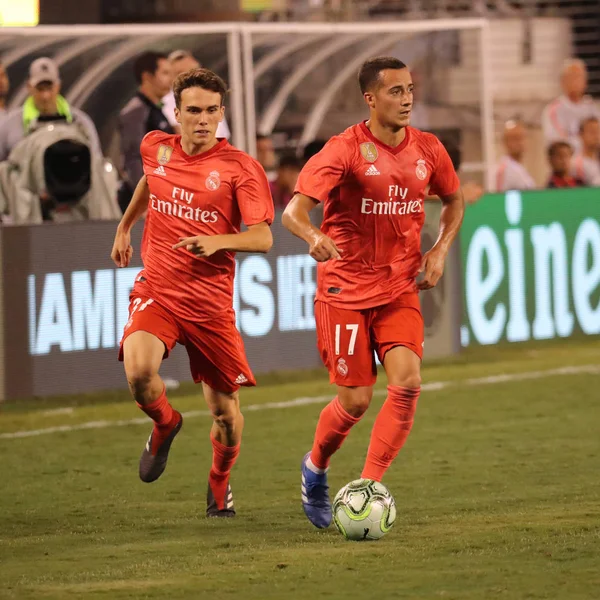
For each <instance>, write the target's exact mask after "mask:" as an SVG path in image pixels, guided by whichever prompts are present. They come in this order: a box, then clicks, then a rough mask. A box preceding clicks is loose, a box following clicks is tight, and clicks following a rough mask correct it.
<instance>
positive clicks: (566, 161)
mask: <svg viewBox="0 0 600 600" xmlns="http://www.w3.org/2000/svg"><path fill="white" fill-rule="evenodd" d="M572 158H573V148H571V145H570V144H569V143H568V142H562V141H558V142H553V143H552V144H550V147H549V148H548V160H549V161H550V169H551V170H552V173H551V175H550V179H549V180H548V185H547V186H546V187H549V188H572V187H578V186H581V185H583V182H582V181H581V180H579V179H576V178H575V177H573V176H572V175H571V174H570V173H571V159H572Z"/></svg>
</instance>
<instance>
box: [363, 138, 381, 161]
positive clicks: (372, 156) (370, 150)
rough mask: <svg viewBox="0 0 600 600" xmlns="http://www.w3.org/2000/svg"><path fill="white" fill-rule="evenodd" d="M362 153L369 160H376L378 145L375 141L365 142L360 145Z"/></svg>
mask: <svg viewBox="0 0 600 600" xmlns="http://www.w3.org/2000/svg"><path fill="white" fill-rule="evenodd" d="M360 153H361V154H362V155H363V158H364V159H365V160H367V161H369V162H375V161H376V160H377V156H378V155H377V146H376V145H375V144H374V143H373V142H363V143H362V144H361V145H360Z"/></svg>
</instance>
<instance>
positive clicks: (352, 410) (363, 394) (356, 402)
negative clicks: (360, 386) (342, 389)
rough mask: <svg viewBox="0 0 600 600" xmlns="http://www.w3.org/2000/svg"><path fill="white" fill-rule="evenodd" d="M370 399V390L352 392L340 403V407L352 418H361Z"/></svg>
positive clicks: (371, 396) (371, 393) (371, 394)
mask: <svg viewBox="0 0 600 600" xmlns="http://www.w3.org/2000/svg"><path fill="white" fill-rule="evenodd" d="M372 398H373V392H372V390H360V391H359V390H352V391H351V392H350V393H349V394H347V395H346V397H345V398H344V400H343V401H342V406H343V407H344V408H345V409H346V412H347V413H348V414H350V415H352V416H353V417H355V418H358V417H362V416H363V415H364V414H365V413H366V412H367V409H368V408H369V405H370V404H371V399H372Z"/></svg>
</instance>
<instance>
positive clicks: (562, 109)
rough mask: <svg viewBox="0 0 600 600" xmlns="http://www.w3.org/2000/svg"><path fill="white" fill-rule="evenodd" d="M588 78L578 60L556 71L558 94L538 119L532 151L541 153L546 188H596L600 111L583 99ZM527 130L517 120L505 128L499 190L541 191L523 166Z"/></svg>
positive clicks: (599, 168)
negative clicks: (540, 138) (537, 143)
mask: <svg viewBox="0 0 600 600" xmlns="http://www.w3.org/2000/svg"><path fill="white" fill-rule="evenodd" d="M587 83H588V75H587V69H586V66H585V63H584V62H583V61H581V60H569V61H567V62H566V63H565V64H564V66H563V68H562V71H561V73H560V86H561V89H562V94H561V95H560V96H559V97H558V98H555V99H554V100H552V102H550V103H549V104H548V105H547V106H546V107H545V108H544V110H543V112H542V115H541V123H542V130H543V135H544V144H543V147H542V148H537V149H534V151H537V152H545V153H546V156H547V161H548V167H549V172H550V174H549V176H548V179H547V181H546V182H544V184H545V185H543V186H542V187H548V188H570V187H580V186H594V187H595V186H600V108H599V107H598V105H597V104H596V103H595V102H594V101H593V99H592V98H591V97H590V96H587V95H586V93H585V92H586V89H587ZM528 137H529V135H528V129H527V128H526V127H525V125H524V124H523V123H522V122H520V121H518V120H511V121H508V122H507V123H506V124H505V126H504V131H503V144H504V149H505V151H506V154H505V155H504V156H503V157H502V158H501V159H500V161H499V163H498V166H497V169H496V188H497V190H498V191H506V190H513V189H517V190H529V189H534V188H537V187H540V186H539V185H537V184H536V182H535V180H534V178H533V177H532V176H531V174H530V173H528V171H527V169H526V168H525V166H524V158H525V154H526V152H527V151H532V150H531V148H529V144H528Z"/></svg>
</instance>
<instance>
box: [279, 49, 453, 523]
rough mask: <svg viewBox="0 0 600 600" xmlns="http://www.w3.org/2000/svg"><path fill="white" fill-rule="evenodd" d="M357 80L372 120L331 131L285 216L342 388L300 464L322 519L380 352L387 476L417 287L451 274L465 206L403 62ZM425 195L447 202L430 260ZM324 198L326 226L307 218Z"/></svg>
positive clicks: (414, 369) (408, 368) (417, 327)
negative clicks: (331, 472) (333, 468)
mask: <svg viewBox="0 0 600 600" xmlns="http://www.w3.org/2000/svg"><path fill="white" fill-rule="evenodd" d="M359 84H360V89H361V92H362V93H363V96H364V99H365V101H366V103H367V105H368V106H369V112H370V116H369V119H368V120H367V121H365V122H363V123H359V124H358V125H354V126H353V127H350V128H349V129H347V130H346V131H344V132H343V133H342V134H340V135H338V136H335V137H333V138H332V139H331V140H329V142H328V143H327V145H326V146H325V147H324V148H323V150H322V151H321V152H319V153H318V154H316V155H315V156H314V157H313V158H311V159H310V160H309V161H308V163H307V164H306V166H305V167H304V169H303V170H302V172H301V173H300V177H299V179H298V183H297V185H296V194H295V196H294V198H293V199H292V200H291V202H290V204H289V205H288V206H287V208H286V210H285V212H284V215H283V224H284V225H285V227H287V228H288V229H289V230H290V231H291V232H292V233H293V234H294V235H296V236H298V237H300V238H302V239H303V240H305V241H306V242H307V243H308V244H309V247H310V255H311V256H312V257H313V258H314V259H315V260H317V261H318V262H319V264H318V271H317V295H316V300H315V318H316V322H317V341H318V346H319V350H320V353H321V357H322V359H323V362H324V363H325V365H326V366H327V368H328V370H329V374H330V380H331V382H332V383H335V384H336V386H337V396H336V397H335V398H334V399H333V400H332V401H331V402H330V403H329V404H328V405H327V406H326V407H325V408H324V409H323V411H322V412H321V415H320V417H319V422H318V424H317V430H316V434H315V438H314V444H313V447H312V450H311V451H310V452H308V453H307V454H306V456H305V457H304V459H303V461H302V505H303V508H304V512H305V513H306V516H307V517H308V518H309V520H310V521H311V522H312V523H313V524H314V525H315V526H317V527H327V526H328V525H329V524H330V523H331V516H332V515H331V503H330V500H329V489H328V485H327V470H328V466H329V461H330V458H331V456H332V455H333V454H334V452H336V451H337V450H338V448H339V447H340V446H341V445H342V442H343V441H344V439H345V438H346V436H347V435H348V433H349V432H350V429H351V428H352V427H353V426H354V425H356V423H358V421H359V420H360V419H361V417H362V416H363V414H364V413H365V411H366V410H367V408H368V407H369V404H370V402H371V398H372V395H373V384H374V383H375V379H376V367H375V360H374V352H377V355H378V356H379V359H380V360H381V362H382V363H383V366H384V368H385V371H386V374H387V377H388V388H387V392H388V394H387V398H386V400H385V402H384V404H383V407H382V409H381V411H380V412H379V415H378V416H377V419H376V421H375V425H374V427H373V430H372V432H371V440H370V444H369V449H368V452H367V458H366V462H365V465H364V469H363V471H362V477H363V478H365V479H372V480H375V481H381V478H382V477H383V475H384V473H385V472H386V470H387V469H388V467H389V466H390V464H391V463H392V461H393V460H394V458H395V457H396V455H397V454H398V452H399V451H400V449H401V448H402V446H403V444H404V442H405V441H406V438H407V437H408V434H409V432H410V430H411V427H412V424H413V419H414V415H415V410H416V407H417V399H418V397H419V391H420V384H421V377H420V367H421V357H422V352H423V338H424V331H423V318H422V316H421V310H420V306H419V297H418V290H425V289H429V288H431V287H433V286H435V284H436V283H437V282H438V280H439V278H440V277H441V276H442V272H443V270H444V261H445V259H446V256H447V254H448V250H449V248H450V245H451V244H452V241H453V240H454V238H455V237H456V235H457V233H458V230H459V228H460V225H461V222H462V218H463V213H464V202H463V197H462V193H461V191H460V184H459V181H458V177H457V175H456V172H455V171H454V168H453V166H452V163H451V161H450V158H449V156H448V154H447V152H446V150H445V149H444V147H443V146H442V144H441V143H440V141H439V140H438V139H437V138H436V137H435V136H434V135H431V134H429V133H424V132H421V131H419V130H417V129H414V128H412V127H409V126H408V125H409V121H410V112H411V108H412V102H413V83H412V79H411V76H410V72H409V70H408V69H407V68H406V66H405V65H404V63H402V62H401V61H399V60H397V59H395V58H389V57H378V58H374V59H371V60H369V61H367V62H365V63H364V64H363V66H362V67H361V70H360V72H359ZM426 193H430V194H436V195H438V196H440V198H441V199H442V202H443V209H442V214H441V222H440V230H439V237H438V239H437V242H436V243H435V245H434V247H433V248H432V249H431V250H430V251H429V252H427V253H426V254H425V255H424V256H421V248H420V234H421V229H422V227H423V222H424V220H425V213H424V197H425V194H426ZM319 202H322V203H323V223H322V225H321V230H319V229H317V228H316V227H315V226H313V225H312V224H311V222H310V216H309V212H310V210H311V209H313V208H314V207H315V206H316V205H317V204H318V203H319ZM419 273H422V274H423V277H422V279H421V280H420V281H419V282H418V283H417V276H418V274H419Z"/></svg>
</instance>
